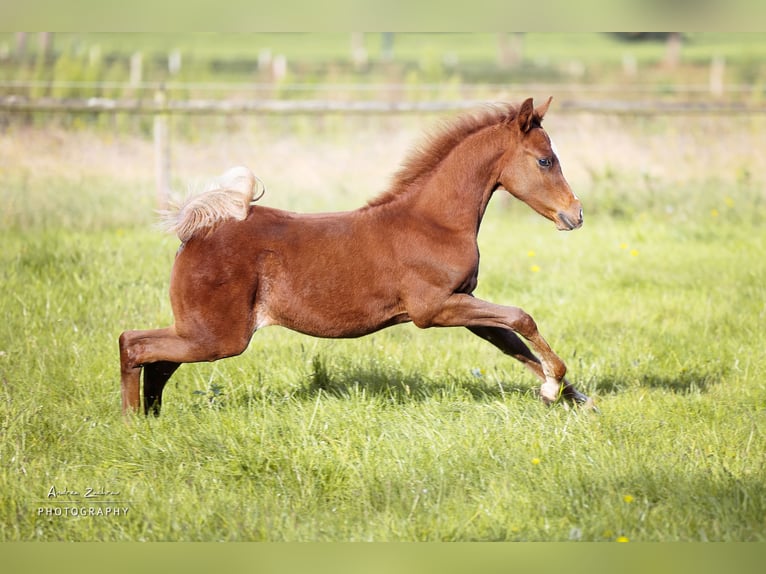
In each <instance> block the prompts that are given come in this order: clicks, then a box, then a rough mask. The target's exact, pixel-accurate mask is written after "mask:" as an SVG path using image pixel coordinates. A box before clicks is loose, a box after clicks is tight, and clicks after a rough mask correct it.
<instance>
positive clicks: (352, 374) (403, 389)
mask: <svg viewBox="0 0 766 574" xmlns="http://www.w3.org/2000/svg"><path fill="white" fill-rule="evenodd" d="M320 391H321V392H323V393H325V394H328V395H330V396H334V397H339V398H347V397H351V396H356V395H359V394H364V395H366V396H368V397H379V398H383V399H385V400H386V401H390V402H392V403H395V404H399V403H407V402H412V401H424V400H428V399H432V398H440V397H446V396H451V397H456V396H464V397H468V398H470V399H472V400H475V401H488V400H498V399H502V398H503V397H505V396H507V395H515V396H520V395H530V396H531V395H532V394H533V392H534V387H533V386H529V385H523V384H517V383H513V382H510V383H509V382H505V381H503V382H495V381H492V380H488V379H487V378H486V377H484V376H483V375H482V374H478V373H477V374H474V375H468V376H459V375H451V374H447V375H445V376H444V377H441V378H439V379H434V378H430V377H426V376H423V375H421V374H419V373H417V372H407V371H403V370H401V369H397V368H395V367H393V368H392V366H391V365H381V364H378V363H371V364H362V365H348V366H344V367H343V368H337V369H334V368H332V367H328V366H327V365H326V364H325V363H324V361H323V360H322V359H321V358H319V357H315V358H314V360H313V364H312V371H311V374H310V376H309V378H308V381H307V383H306V384H305V385H304V386H303V387H301V388H300V389H298V390H297V391H296V392H295V393H293V396H295V397H296V398H307V399H313V398H314V397H316V395H317V393H319V392H320Z"/></svg>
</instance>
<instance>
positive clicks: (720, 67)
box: [710, 56, 726, 97]
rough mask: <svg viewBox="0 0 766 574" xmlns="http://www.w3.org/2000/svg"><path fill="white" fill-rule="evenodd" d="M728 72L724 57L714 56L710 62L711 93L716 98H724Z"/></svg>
mask: <svg viewBox="0 0 766 574" xmlns="http://www.w3.org/2000/svg"><path fill="white" fill-rule="evenodd" d="M725 72H726V60H724V58H723V56H714V57H713V60H712V61H711V62H710V93H711V94H712V95H714V96H716V97H721V96H723V78H724V74H725Z"/></svg>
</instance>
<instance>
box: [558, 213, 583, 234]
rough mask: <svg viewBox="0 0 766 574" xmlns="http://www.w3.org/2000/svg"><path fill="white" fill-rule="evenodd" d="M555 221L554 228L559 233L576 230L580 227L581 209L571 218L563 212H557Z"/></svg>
mask: <svg viewBox="0 0 766 574" xmlns="http://www.w3.org/2000/svg"><path fill="white" fill-rule="evenodd" d="M556 219H557V221H556V227H557V228H558V229H559V230H560V231H571V230H573V229H578V228H580V227H582V221H583V220H582V207H581V208H580V211H579V213H578V214H577V216H576V217H572V216H571V215H568V214H566V213H564V212H563V211H559V213H558V215H557V218H556Z"/></svg>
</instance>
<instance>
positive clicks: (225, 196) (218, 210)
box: [160, 166, 265, 243]
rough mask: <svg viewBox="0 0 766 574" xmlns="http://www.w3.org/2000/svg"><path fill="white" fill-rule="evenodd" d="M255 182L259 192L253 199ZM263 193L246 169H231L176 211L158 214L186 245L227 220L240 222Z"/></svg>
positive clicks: (161, 223) (253, 176)
mask: <svg viewBox="0 0 766 574" xmlns="http://www.w3.org/2000/svg"><path fill="white" fill-rule="evenodd" d="M256 183H257V184H259V186H260V188H261V191H260V194H259V196H258V197H255V189H256ZM264 192H265V188H264V187H263V183H262V182H261V181H260V180H259V179H258V178H256V177H255V175H253V172H252V171H250V170H249V169H248V168H246V167H242V166H238V167H233V168H231V169H230V170H228V171H226V172H225V173H224V174H223V175H222V176H221V177H219V178H218V179H217V180H215V181H213V182H212V183H211V184H210V185H209V186H208V188H207V190H206V191H204V192H202V193H201V194H199V195H192V196H190V197H188V198H187V199H186V201H184V202H183V204H182V205H181V206H180V207H179V208H178V209H171V210H166V211H161V212H160V219H161V222H160V225H161V226H162V227H163V228H164V229H165V230H166V231H168V232H170V233H175V234H176V235H178V239H180V240H181V242H183V243H185V242H187V241H188V240H189V239H191V238H192V237H194V236H195V235H196V234H197V233H199V232H200V231H201V230H204V229H211V228H213V227H214V226H216V225H218V224H219V223H220V222H222V221H225V220H227V219H236V220H238V221H241V220H243V219H245V218H246V217H247V214H248V211H249V210H250V205H252V204H253V203H255V202H256V201H258V200H259V199H260V198H261V197H262V196H263V193H264Z"/></svg>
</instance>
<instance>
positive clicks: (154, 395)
mask: <svg viewBox="0 0 766 574" xmlns="http://www.w3.org/2000/svg"><path fill="white" fill-rule="evenodd" d="M179 366H180V363H172V362H170V361H159V362H157V363H148V364H146V365H144V414H145V415H148V414H149V413H151V414H153V415H154V416H156V417H158V416H160V408H161V407H162V390H163V389H164V388H165V383H167V382H168V379H170V377H171V376H172V375H173V373H175V372H176V369H177V368H178V367H179Z"/></svg>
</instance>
